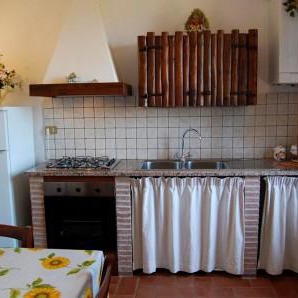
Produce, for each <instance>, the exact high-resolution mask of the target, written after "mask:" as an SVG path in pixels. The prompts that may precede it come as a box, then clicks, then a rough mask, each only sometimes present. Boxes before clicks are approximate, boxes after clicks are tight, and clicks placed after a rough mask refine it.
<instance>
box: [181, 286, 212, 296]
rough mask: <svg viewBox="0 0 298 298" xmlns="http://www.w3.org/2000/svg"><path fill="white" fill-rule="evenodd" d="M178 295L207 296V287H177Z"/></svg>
mask: <svg viewBox="0 0 298 298" xmlns="http://www.w3.org/2000/svg"><path fill="white" fill-rule="evenodd" d="M177 292H178V293H179V295H180V297H191V298H197V297H208V296H207V295H208V289H207V288H204V287H178V288H177Z"/></svg>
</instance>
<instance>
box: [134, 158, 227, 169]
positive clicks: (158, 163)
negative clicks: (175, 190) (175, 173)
mask: <svg viewBox="0 0 298 298" xmlns="http://www.w3.org/2000/svg"><path fill="white" fill-rule="evenodd" d="M140 168H141V169H143V170H167V169H168V170H195V169H226V168H227V166H226V164H225V163H224V162H223V161H214V160H196V159H193V160H187V161H186V162H185V163H183V162H181V161H180V160H167V159H166V160H144V161H143V162H142V163H141V165H140Z"/></svg>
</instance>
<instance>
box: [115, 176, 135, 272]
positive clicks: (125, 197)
mask: <svg viewBox="0 0 298 298" xmlns="http://www.w3.org/2000/svg"><path fill="white" fill-rule="evenodd" d="M115 184H116V216H117V249H118V272H119V274H120V275H131V274H132V227H131V196H130V179H129V178H122V177H119V178H118V177H116V179H115Z"/></svg>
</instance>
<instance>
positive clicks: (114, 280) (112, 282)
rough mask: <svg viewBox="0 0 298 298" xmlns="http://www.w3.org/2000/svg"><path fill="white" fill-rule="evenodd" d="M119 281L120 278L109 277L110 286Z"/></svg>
mask: <svg viewBox="0 0 298 298" xmlns="http://www.w3.org/2000/svg"><path fill="white" fill-rule="evenodd" d="M120 280H121V277H120V276H111V281H110V283H111V284H117V283H118V282H119V281H120Z"/></svg>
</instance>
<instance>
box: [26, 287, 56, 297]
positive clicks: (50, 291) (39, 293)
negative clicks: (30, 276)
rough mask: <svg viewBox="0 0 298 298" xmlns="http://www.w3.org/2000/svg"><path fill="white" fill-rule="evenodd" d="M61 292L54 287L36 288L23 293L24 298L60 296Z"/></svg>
mask: <svg viewBox="0 0 298 298" xmlns="http://www.w3.org/2000/svg"><path fill="white" fill-rule="evenodd" d="M60 297H61V293H60V292H59V291H58V290H56V289H54V288H36V289H33V290H30V291H29V292H27V293H26V294H25V295H24V298H60Z"/></svg>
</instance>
